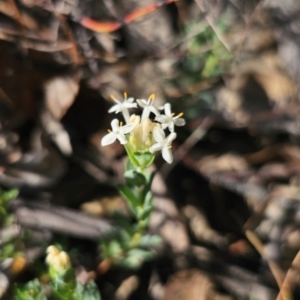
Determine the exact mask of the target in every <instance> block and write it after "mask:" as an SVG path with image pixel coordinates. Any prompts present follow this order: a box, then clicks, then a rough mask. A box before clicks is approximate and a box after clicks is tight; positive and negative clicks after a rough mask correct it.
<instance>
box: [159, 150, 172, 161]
mask: <svg viewBox="0 0 300 300" xmlns="http://www.w3.org/2000/svg"><path fill="white" fill-rule="evenodd" d="M161 153H162V157H163V159H164V160H165V161H166V162H167V163H169V164H171V163H172V161H173V154H172V151H171V149H170V148H169V147H163V149H162V152H161Z"/></svg>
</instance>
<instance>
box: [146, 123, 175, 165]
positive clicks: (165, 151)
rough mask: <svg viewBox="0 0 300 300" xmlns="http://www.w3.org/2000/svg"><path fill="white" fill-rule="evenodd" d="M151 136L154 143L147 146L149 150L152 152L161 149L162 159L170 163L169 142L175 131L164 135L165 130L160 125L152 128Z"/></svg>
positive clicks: (171, 159)
mask: <svg viewBox="0 0 300 300" xmlns="http://www.w3.org/2000/svg"><path fill="white" fill-rule="evenodd" d="M153 137H154V140H155V141H156V144H154V145H152V146H151V147H150V148H149V151H150V152H151V153H153V152H156V151H160V150H161V153H162V157H163V159H164V160H165V161H166V162H167V163H169V164H170V163H172V161H173V155H172V151H171V143H172V141H173V140H174V139H175V138H176V133H175V132H171V133H170V134H169V135H168V136H167V137H166V135H165V132H164V131H163V130H162V129H161V128H160V127H155V128H154V129H153Z"/></svg>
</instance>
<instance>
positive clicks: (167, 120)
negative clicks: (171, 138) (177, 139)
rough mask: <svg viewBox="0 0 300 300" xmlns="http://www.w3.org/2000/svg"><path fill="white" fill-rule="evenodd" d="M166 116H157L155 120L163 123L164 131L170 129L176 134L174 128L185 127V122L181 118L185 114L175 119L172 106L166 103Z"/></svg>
mask: <svg viewBox="0 0 300 300" xmlns="http://www.w3.org/2000/svg"><path fill="white" fill-rule="evenodd" d="M164 108H165V114H164V115H160V116H156V117H155V120H156V121H158V122H160V123H161V126H162V128H163V129H165V128H167V127H168V128H169V130H170V131H171V132H174V127H175V125H176V126H183V125H185V120H184V119H183V118H181V117H182V116H183V113H180V114H179V115H178V116H176V117H174V114H173V113H172V112H171V104H170V103H166V104H165V106H164Z"/></svg>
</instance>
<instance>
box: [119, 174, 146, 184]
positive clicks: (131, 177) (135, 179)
mask: <svg viewBox="0 0 300 300" xmlns="http://www.w3.org/2000/svg"><path fill="white" fill-rule="evenodd" d="M124 177H125V180H126V183H127V184H129V185H135V186H138V187H139V186H142V185H144V184H146V177H145V176H144V174H142V173H140V172H138V171H136V170H127V171H126V172H125V173H124Z"/></svg>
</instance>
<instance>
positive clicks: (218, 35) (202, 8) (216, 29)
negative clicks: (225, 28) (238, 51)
mask: <svg viewBox="0 0 300 300" xmlns="http://www.w3.org/2000/svg"><path fill="white" fill-rule="evenodd" d="M195 2H196V4H197V5H198V7H199V8H200V10H201V11H202V13H203V14H204V17H205V20H206V22H207V24H208V25H209V26H210V27H211V29H212V30H213V31H214V33H215V35H216V37H217V38H218V40H219V41H220V42H221V43H222V44H223V46H224V47H225V49H226V50H227V51H228V52H229V53H232V52H231V49H230V46H229V45H228V43H227V42H226V41H225V39H224V38H223V36H222V35H221V33H220V32H219V30H218V28H217V27H216V26H215V24H214V22H213V20H212V18H211V17H210V16H209V15H207V14H206V11H205V9H204V7H203V6H202V3H201V2H200V1H199V0H195Z"/></svg>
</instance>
